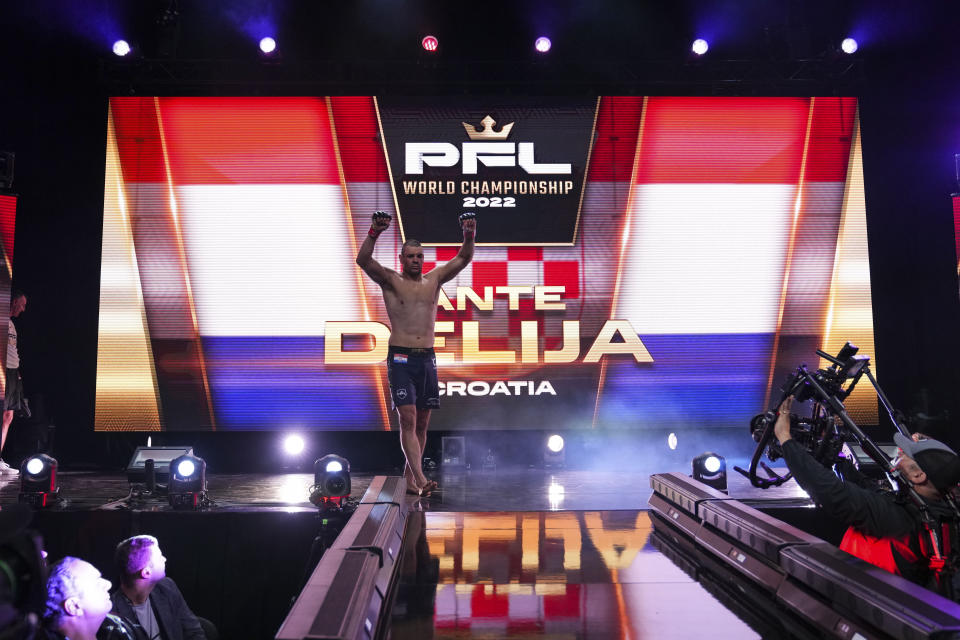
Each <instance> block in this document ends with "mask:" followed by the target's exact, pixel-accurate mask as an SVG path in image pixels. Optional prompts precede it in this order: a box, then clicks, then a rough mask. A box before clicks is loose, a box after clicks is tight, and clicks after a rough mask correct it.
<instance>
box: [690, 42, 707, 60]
mask: <svg viewBox="0 0 960 640" xmlns="http://www.w3.org/2000/svg"><path fill="white" fill-rule="evenodd" d="M709 48H710V45H709V44H707V41H706V40H704V39H703V38H697V39H696V40H694V41H693V44H692V45H691V46H690V49H691V50H692V51H693V52H694V53H695V54H697V55H698V56H702V55H703V54H705V53H706V52H707V49H709Z"/></svg>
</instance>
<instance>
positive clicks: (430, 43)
mask: <svg viewBox="0 0 960 640" xmlns="http://www.w3.org/2000/svg"><path fill="white" fill-rule="evenodd" d="M420 45H421V46H423V49H424V51H436V50H437V47H439V46H440V41H439V40H437V37H436V36H424V38H423V40H421V41H420Z"/></svg>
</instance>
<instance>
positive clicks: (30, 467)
mask: <svg viewBox="0 0 960 640" xmlns="http://www.w3.org/2000/svg"><path fill="white" fill-rule="evenodd" d="M41 471H43V460H41V459H40V458H30V460H28V461H27V473H29V474H30V475H34V476H35V475H37V474H38V473H40V472H41Z"/></svg>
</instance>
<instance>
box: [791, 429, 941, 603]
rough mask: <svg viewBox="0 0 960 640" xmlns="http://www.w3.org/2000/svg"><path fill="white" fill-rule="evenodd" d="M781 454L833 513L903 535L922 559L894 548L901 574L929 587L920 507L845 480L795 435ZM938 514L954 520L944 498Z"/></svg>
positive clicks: (878, 532)
mask: <svg viewBox="0 0 960 640" xmlns="http://www.w3.org/2000/svg"><path fill="white" fill-rule="evenodd" d="M783 457H784V460H786V462H787V466H788V467H789V468H790V471H791V472H792V473H793V477H794V478H796V480H797V484H799V485H800V486H801V487H802V488H803V489H804V491H806V492H807V493H808V494H809V495H810V497H811V498H812V499H813V500H814V501H815V502H816V503H817V504H818V505H820V506H821V507H823V510H824V511H825V512H826V513H827V515H829V516H830V517H832V518H835V519H836V520H838V521H840V522H842V523H843V524H846V525H848V526H851V527H853V528H855V529H857V530H858V531H860V532H862V533H865V534H867V535H870V536H874V537H877V538H888V539H893V538H904V537H906V542H907V544H908V546H909V547H910V550H911V551H912V552H913V553H914V554H915V555H916V557H917V558H919V559H918V560H916V561H915V562H911V561H910V560H909V559H907V558H905V557H904V556H903V555H901V554H899V553H898V552H897V550H896V549H894V560H895V561H896V563H897V568H898V569H899V570H900V574H901V575H902V576H903V577H905V578H907V579H908V580H911V581H913V582H916V583H917V584H921V585H923V586H930V579H931V577H932V576H931V574H930V571H929V568H928V566H927V558H926V557H924V554H923V552H922V549H921V544H920V537H919V536H920V534H921V533H922V532H923V520H922V517H921V514H920V510H919V509H918V508H917V507H916V505H914V504H913V502H912V501H911V500H910V499H909V498H907V497H902V496H900V495H898V494H895V493H892V492H882V491H877V490H874V489H868V488H864V487H859V486H857V485H855V484H853V483H850V482H843V481H842V480H840V478H838V477H837V476H836V474H834V473H833V471H831V470H830V469H827V468H826V467H824V466H823V465H821V464H820V463H819V462H817V461H816V460H815V459H814V458H813V456H811V455H810V454H809V453H808V452H807V450H806V449H804V448H803V446H802V445H801V444H800V443H798V442H797V441H796V440H787V441H786V442H785V443H783ZM929 509H930V513H931V515H932V516H933V517H934V518H935V519H938V520H939V519H945V520H948V519H951V518H952V512H951V510H950V508H949V506H947V505H946V504H945V503H943V502H930V503H929Z"/></svg>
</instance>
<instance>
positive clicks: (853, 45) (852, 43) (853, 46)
mask: <svg viewBox="0 0 960 640" xmlns="http://www.w3.org/2000/svg"><path fill="white" fill-rule="evenodd" d="M840 48H841V49H843V52H844V53H847V54H850V53H856V52H857V49H858V48H859V45H857V41H856V40H854V39H853V38H844V39H843V42H841V43H840Z"/></svg>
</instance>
